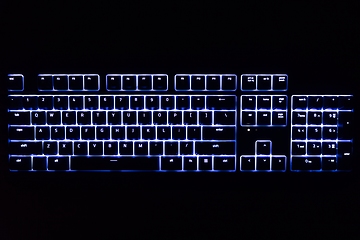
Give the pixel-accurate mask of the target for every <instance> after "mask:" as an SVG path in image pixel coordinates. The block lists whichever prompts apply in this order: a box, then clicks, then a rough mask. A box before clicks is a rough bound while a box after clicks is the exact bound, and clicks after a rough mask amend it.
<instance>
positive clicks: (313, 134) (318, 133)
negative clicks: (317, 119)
mask: <svg viewBox="0 0 360 240" xmlns="http://www.w3.org/2000/svg"><path fill="white" fill-rule="evenodd" d="M321 138H322V129H321V127H308V139H314V140H320V139H321Z"/></svg>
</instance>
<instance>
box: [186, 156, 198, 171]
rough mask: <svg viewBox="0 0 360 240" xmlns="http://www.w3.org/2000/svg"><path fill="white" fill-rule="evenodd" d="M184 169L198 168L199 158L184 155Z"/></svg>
mask: <svg viewBox="0 0 360 240" xmlns="http://www.w3.org/2000/svg"><path fill="white" fill-rule="evenodd" d="M184 170H197V158H196V157H184Z"/></svg>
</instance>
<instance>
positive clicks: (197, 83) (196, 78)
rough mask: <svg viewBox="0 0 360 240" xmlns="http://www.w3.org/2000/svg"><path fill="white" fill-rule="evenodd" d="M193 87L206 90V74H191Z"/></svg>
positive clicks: (193, 88)
mask: <svg viewBox="0 0 360 240" xmlns="http://www.w3.org/2000/svg"><path fill="white" fill-rule="evenodd" d="M191 89H192V90H205V76H204V75H192V76H191Z"/></svg>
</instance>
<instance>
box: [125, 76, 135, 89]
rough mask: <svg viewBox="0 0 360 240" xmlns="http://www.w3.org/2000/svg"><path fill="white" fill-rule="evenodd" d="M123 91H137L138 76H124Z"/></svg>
mask: <svg viewBox="0 0 360 240" xmlns="http://www.w3.org/2000/svg"><path fill="white" fill-rule="evenodd" d="M122 89H123V90H136V76H134V75H123V76H122Z"/></svg>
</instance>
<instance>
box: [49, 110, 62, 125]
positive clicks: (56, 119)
mask: <svg viewBox="0 0 360 240" xmlns="http://www.w3.org/2000/svg"><path fill="white" fill-rule="evenodd" d="M46 122H47V124H49V125H60V124H61V114H60V111H54V112H53V111H51V112H47V115H46Z"/></svg>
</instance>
